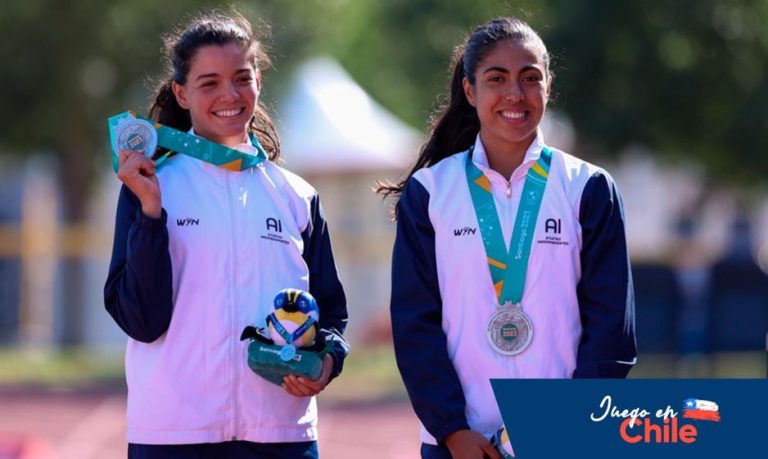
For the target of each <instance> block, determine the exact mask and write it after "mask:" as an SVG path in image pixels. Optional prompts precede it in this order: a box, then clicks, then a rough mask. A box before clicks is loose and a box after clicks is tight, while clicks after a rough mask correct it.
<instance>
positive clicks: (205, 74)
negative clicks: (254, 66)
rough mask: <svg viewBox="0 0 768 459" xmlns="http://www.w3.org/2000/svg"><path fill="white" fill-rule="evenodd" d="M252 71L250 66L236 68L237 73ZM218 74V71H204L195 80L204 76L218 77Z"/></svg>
mask: <svg viewBox="0 0 768 459" xmlns="http://www.w3.org/2000/svg"><path fill="white" fill-rule="evenodd" d="M250 71H251V69H250V68H248V67H243V68H241V69H237V70H235V75H237V74H239V73H243V72H250ZM217 76H219V74H218V73H216V72H213V73H204V74H202V75H199V76H198V77H197V78H195V81H198V80H202V79H203V78H216V77H217Z"/></svg>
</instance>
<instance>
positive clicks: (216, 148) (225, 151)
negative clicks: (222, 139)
mask: <svg viewBox="0 0 768 459" xmlns="http://www.w3.org/2000/svg"><path fill="white" fill-rule="evenodd" d="M131 118H134V119H140V120H144V121H147V122H149V123H150V124H151V125H152V127H154V129H155V131H156V132H157V144H158V145H159V146H161V147H164V148H167V149H169V150H170V151H174V152H176V153H181V154H184V155H187V156H191V157H193V158H197V159H199V160H201V161H205V162H207V163H210V164H213V165H215V166H220V167H223V168H225V169H229V170H232V171H242V170H245V169H248V168H249V167H253V166H255V165H257V164H259V163H261V162H262V161H264V160H266V159H267V153H266V152H265V151H264V148H263V147H262V146H261V144H259V141H258V140H257V139H256V137H255V136H253V135H250V136H249V137H250V139H251V143H252V144H253V146H254V147H255V148H256V150H258V153H257V154H256V155H251V154H248V153H243V152H242V151H239V150H235V149H234V148H229V147H227V146H224V145H221V144H218V143H216V142H211V141H210V140H207V139H204V138H202V137H198V136H195V135H192V134H189V133H187V132H182V131H179V130H178V129H174V128H171V127H168V126H163V125H162V124H160V123H155V122H154V121H152V120H148V119H146V118H143V117H137V116H135V115H134V114H133V113H131V112H124V113H121V114H119V115H115V116H112V117H110V118H109V120H108V124H109V135H110V138H111V139H112V145H113V149H114V148H115V145H116V141H115V139H117V137H118V133H117V132H116V129H117V128H118V125H119V124H121V121H122V122H123V123H124V122H126V121H129V120H130V119H131ZM117 153H118V152H117V151H113V156H112V163H113V164H112V165H113V167H114V168H115V171H117ZM159 163H160V160H158V165H159Z"/></svg>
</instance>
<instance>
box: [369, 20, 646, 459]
mask: <svg viewBox="0 0 768 459" xmlns="http://www.w3.org/2000/svg"><path fill="white" fill-rule="evenodd" d="M452 67H453V76H452V79H451V82H450V99H449V103H448V105H447V106H446V107H444V108H442V109H441V110H440V111H439V112H438V113H437V116H435V117H434V119H435V122H434V124H433V125H432V130H431V133H430V137H429V139H428V140H427V142H426V143H425V144H424V146H423V147H422V149H421V152H420V155H419V157H418V158H417V160H416V164H415V166H414V167H413V168H412V169H411V171H410V172H409V173H408V174H407V176H406V178H405V179H404V180H403V181H401V182H400V183H398V184H396V185H390V186H382V187H380V189H379V191H380V192H381V193H383V194H385V195H394V196H397V197H399V200H398V202H397V208H396V211H397V212H396V215H397V237H396V240H395V246H394V250H393V254H392V272H393V273H395V274H394V278H393V279H392V297H391V298H392V299H391V314H392V334H393V340H394V345H395V355H396V358H397V364H398V368H399V370H400V374H401V376H402V379H403V382H404V383H405V387H406V389H407V390H408V394H409V396H410V398H411V402H412V404H413V408H414V411H415V412H416V415H417V416H418V418H419V420H420V421H421V424H422V428H421V440H422V442H423V445H422V449H421V453H422V457H425V458H446V459H447V458H450V457H481V456H484V457H491V458H495V459H497V458H499V457H500V454H502V453H501V451H497V450H496V449H494V447H493V446H492V445H491V443H490V442H489V441H488V439H489V438H491V437H492V436H493V435H494V433H495V432H497V431H499V429H500V428H501V427H502V419H501V414H500V413H499V409H498V405H497V404H496V401H495V398H494V395H493V392H492V389H491V385H490V379H491V378H571V377H574V378H577V377H592V378H595V377H624V376H626V375H627V373H628V372H629V370H630V368H631V367H632V365H633V364H634V360H635V354H636V350H635V337H634V299H633V298H634V296H633V292H632V280H631V277H630V271H629V260H628V256H627V247H626V238H625V235H624V215H623V210H622V205H621V198H620V197H619V195H618V192H617V191H616V187H615V185H614V183H613V180H612V179H611V177H610V175H608V173H607V172H606V171H604V170H603V169H601V168H599V167H596V166H594V165H592V164H589V163H587V162H585V161H582V160H580V159H578V158H575V157H574V156H571V155H569V154H568V153H565V152H562V151H559V150H556V149H554V148H551V147H549V146H548V145H547V144H546V142H545V139H544V138H543V137H542V134H541V130H540V129H539V124H540V123H541V119H542V117H543V116H544V112H545V110H546V106H547V100H548V98H549V94H550V90H551V86H552V80H553V77H552V73H551V72H550V70H549V54H548V52H547V48H546V46H544V43H543V42H542V40H541V38H539V36H538V34H537V33H536V32H535V31H534V30H533V29H531V28H530V27H529V26H528V24H526V23H525V22H523V21H520V20H518V19H515V18H499V19H494V20H492V21H489V22H488V23H486V24H483V25H482V26H480V27H478V28H477V29H476V30H475V31H474V32H473V33H472V34H471V35H470V36H469V38H468V39H467V41H466V43H465V44H463V45H460V46H458V47H457V48H456V50H455V53H454V63H453V66H452ZM508 427H511V428H512V429H514V426H508ZM510 432H514V430H510ZM510 436H511V437H513V436H514V435H513V434H512V433H510ZM512 446H514V445H512ZM497 447H498V445H497Z"/></svg>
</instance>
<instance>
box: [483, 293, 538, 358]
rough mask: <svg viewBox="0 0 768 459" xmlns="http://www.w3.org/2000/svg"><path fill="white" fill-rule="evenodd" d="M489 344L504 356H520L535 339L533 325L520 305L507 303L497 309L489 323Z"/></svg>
mask: <svg viewBox="0 0 768 459" xmlns="http://www.w3.org/2000/svg"><path fill="white" fill-rule="evenodd" d="M487 335H488V342H489V343H490V344H491V347H492V348H493V350H495V351H496V352H498V353H499V354H503V355H509V356H513V355H518V354H521V353H522V352H524V351H525V350H526V349H528V346H529V345H530V344H531V340H532V339H533V323H532V322H531V319H530V317H528V315H527V314H526V313H524V312H523V310H522V308H521V307H520V305H519V304H515V305H513V304H511V303H507V304H505V305H504V306H501V307H499V308H497V309H496V312H494V314H493V315H492V316H491V320H490V321H489V322H488V332H487Z"/></svg>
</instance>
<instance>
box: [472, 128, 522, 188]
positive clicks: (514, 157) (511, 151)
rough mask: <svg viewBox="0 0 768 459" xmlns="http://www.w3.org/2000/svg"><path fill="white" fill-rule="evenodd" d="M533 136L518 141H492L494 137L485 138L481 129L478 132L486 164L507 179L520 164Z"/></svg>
mask: <svg viewBox="0 0 768 459" xmlns="http://www.w3.org/2000/svg"><path fill="white" fill-rule="evenodd" d="M534 138H535V136H534V137H531V138H530V139H528V140H526V141H524V142H518V143H510V142H506V141H501V142H499V141H494V139H486V138H485V137H484V136H483V133H482V131H481V132H480V140H481V141H482V142H483V147H484V148H485V154H486V156H487V157H488V166H490V168H491V169H493V170H495V171H496V172H498V173H499V174H501V175H502V176H503V177H504V178H505V179H507V180H509V179H510V178H511V177H512V173H513V172H514V171H515V169H517V167H518V166H520V164H522V162H523V159H524V158H525V153H526V152H527V151H528V147H530V146H531V143H532V142H533V139H534Z"/></svg>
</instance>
